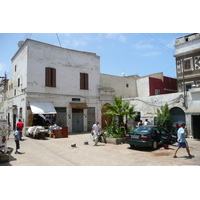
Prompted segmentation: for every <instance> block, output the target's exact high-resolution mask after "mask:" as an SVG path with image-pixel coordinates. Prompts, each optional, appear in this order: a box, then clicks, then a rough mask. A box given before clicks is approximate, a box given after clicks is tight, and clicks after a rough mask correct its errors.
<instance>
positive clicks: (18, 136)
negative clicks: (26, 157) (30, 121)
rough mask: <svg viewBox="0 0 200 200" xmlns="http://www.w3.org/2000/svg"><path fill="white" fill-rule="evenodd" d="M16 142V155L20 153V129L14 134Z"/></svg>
mask: <svg viewBox="0 0 200 200" xmlns="http://www.w3.org/2000/svg"><path fill="white" fill-rule="evenodd" d="M14 140H15V144H16V151H15V154H17V153H19V152H18V149H20V145H19V140H20V133H19V127H17V130H16V131H15V132H14Z"/></svg>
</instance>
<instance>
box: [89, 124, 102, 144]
mask: <svg viewBox="0 0 200 200" xmlns="http://www.w3.org/2000/svg"><path fill="white" fill-rule="evenodd" d="M100 131H102V128H101V126H100V124H99V122H98V121H97V122H96V123H95V124H94V125H93V126H92V130H91V132H92V135H93V138H94V141H95V144H94V146H97V143H98V139H99V137H98V135H99V132H100Z"/></svg>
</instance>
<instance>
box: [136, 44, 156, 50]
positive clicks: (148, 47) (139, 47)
mask: <svg viewBox="0 0 200 200" xmlns="http://www.w3.org/2000/svg"><path fill="white" fill-rule="evenodd" d="M134 48H136V49H142V50H143V49H152V48H153V45H150V44H144V42H138V43H136V44H135V45H134Z"/></svg>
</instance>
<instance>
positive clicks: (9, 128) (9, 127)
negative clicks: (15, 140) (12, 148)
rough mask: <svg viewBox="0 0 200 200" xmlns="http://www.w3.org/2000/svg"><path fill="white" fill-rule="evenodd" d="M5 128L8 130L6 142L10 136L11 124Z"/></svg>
mask: <svg viewBox="0 0 200 200" xmlns="http://www.w3.org/2000/svg"><path fill="white" fill-rule="evenodd" d="M7 128H8V140H9V136H10V132H11V124H10V122H8V126H7Z"/></svg>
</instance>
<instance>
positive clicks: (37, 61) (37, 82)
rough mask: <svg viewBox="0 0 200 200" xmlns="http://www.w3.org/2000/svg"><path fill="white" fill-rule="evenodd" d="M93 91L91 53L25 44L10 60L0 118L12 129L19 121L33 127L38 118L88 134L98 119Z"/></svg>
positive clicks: (96, 63) (96, 74)
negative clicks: (10, 69) (5, 120)
mask: <svg viewBox="0 0 200 200" xmlns="http://www.w3.org/2000/svg"><path fill="white" fill-rule="evenodd" d="M99 85H100V57H99V56H97V55H96V54H95V53H88V52H82V51H75V50H70V49H65V48H61V47H57V46H53V45H49V44H45V43H41V42H38V41H34V40H30V39H27V40H26V41H25V42H24V43H23V44H22V45H21V46H20V47H19V49H18V51H17V52H16V54H15V55H14V56H13V58H12V75H11V79H10V80H9V82H8V90H7V92H6V93H5V95H4V106H3V108H2V109H3V110H2V111H1V112H3V114H2V115H1V117H2V118H6V119H8V121H10V122H11V124H12V125H13V127H14V128H15V124H16V122H17V120H18V119H20V118H21V119H22V121H23V122H24V123H25V125H26V126H27V125H33V124H34V123H35V124H37V123H38V122H42V120H43V119H42V117H40V116H38V114H44V115H45V117H46V118H48V119H49V121H50V122H53V121H56V123H57V124H58V125H60V126H67V127H68V131H69V132H79V131H80V132H81V131H87V130H91V126H92V124H93V123H95V120H100V118H101V107H100V106H101V104H100V100H99V99H100V98H99ZM55 114H56V117H55V116H54V115H55Z"/></svg>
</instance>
